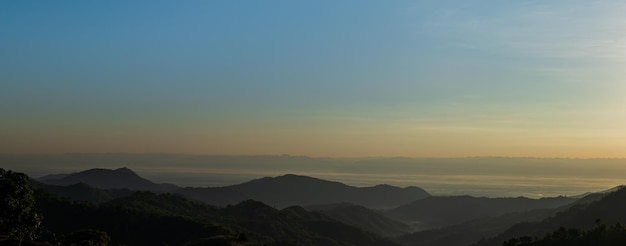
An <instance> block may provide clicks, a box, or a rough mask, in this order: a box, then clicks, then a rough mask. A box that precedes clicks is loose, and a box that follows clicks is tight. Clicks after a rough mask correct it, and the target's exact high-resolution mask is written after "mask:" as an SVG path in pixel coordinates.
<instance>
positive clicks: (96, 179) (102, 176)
mask: <svg viewBox="0 0 626 246" xmlns="http://www.w3.org/2000/svg"><path fill="white" fill-rule="evenodd" d="M38 181H40V182H42V183H45V184H51V185H61V186H67V185H73V184H78V183H85V184H87V185H89V186H92V187H95V188H101V189H129V190H147V191H154V192H167V191H172V190H174V189H177V188H179V187H178V186H175V185H172V184H156V183H153V182H152V181H150V180H147V179H144V178H142V177H140V176H139V175H137V174H136V173H135V172H133V171H132V170H130V169H128V168H125V167H124V168H119V169H115V170H110V169H100V168H96V169H90V170H86V171H82V172H78V173H72V174H56V175H48V176H44V177H42V178H40V179H38Z"/></svg>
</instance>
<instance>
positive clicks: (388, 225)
mask: <svg viewBox="0 0 626 246" xmlns="http://www.w3.org/2000/svg"><path fill="white" fill-rule="evenodd" d="M306 209H307V210H309V211H316V212H320V213H323V214H325V215H327V216H329V217H331V218H333V219H336V220H338V221H341V222H343V223H346V224H348V225H352V226H355V227H358V228H361V229H363V230H366V231H371V232H374V233H376V234H378V235H381V236H386V237H395V236H400V235H403V234H406V233H409V232H411V231H412V229H411V227H410V226H408V225H407V224H404V223H402V222H399V221H396V220H393V219H391V218H388V217H386V216H385V215H383V214H382V213H380V212H377V211H374V210H371V209H368V208H366V207H363V206H359V205H354V204H349V203H340V204H330V205H318V206H309V207H306Z"/></svg>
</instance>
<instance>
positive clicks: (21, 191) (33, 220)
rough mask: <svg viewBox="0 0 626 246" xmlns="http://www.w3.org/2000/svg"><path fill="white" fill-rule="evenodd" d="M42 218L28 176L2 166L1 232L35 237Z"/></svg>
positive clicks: (29, 237)
mask: <svg viewBox="0 0 626 246" xmlns="http://www.w3.org/2000/svg"><path fill="white" fill-rule="evenodd" d="M41 219H42V218H41V215H39V214H38V213H37V212H36V211H35V198H34V195H33V189H32V188H31V186H30V182H29V180H28V176H26V175H25V174H23V173H16V172H13V171H10V170H4V169H2V168H0V234H1V235H7V236H9V237H12V238H16V239H19V240H20V241H21V240H23V239H31V240H32V239H35V237H36V236H37V234H38V232H39V227H40V225H41Z"/></svg>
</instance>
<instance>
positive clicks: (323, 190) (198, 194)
mask: <svg viewBox="0 0 626 246" xmlns="http://www.w3.org/2000/svg"><path fill="white" fill-rule="evenodd" d="M173 192H174V193H178V194H181V195H183V196H185V197H188V198H190V199H195V200H200V201H204V202H206V203H209V204H213V205H216V206H225V205H228V204H235V203H238V202H241V201H242V200H245V199H254V200H258V201H261V202H263V203H266V204H268V205H270V206H274V207H278V208H284V207H288V206H291V205H300V206H307V205H318V204H334V203H344V202H345V203H352V204H357V205H362V206H365V207H368V208H391V207H395V206H399V205H401V204H406V203H409V202H411V201H415V200H417V199H421V198H424V197H428V196H430V195H429V194H428V193H427V192H426V191H424V190H423V189H421V188H418V187H407V188H399V187H395V186H389V185H377V186H373V187H354V186H349V185H345V184H342V183H339V182H332V181H326V180H322V179H317V178H312V177H307V176H299V175H293V174H288V175H284V176H278V177H274V178H271V177H266V178H261V179H256V180H252V181H249V182H246V183H242V184H238V185H232V186H226V187H217V188H182V189H178V190H175V191H173Z"/></svg>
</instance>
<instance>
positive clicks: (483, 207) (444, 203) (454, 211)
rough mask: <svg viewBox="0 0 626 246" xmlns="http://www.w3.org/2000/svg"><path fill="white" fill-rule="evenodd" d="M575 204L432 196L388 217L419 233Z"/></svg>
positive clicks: (565, 200)
mask: <svg viewBox="0 0 626 246" xmlns="http://www.w3.org/2000/svg"><path fill="white" fill-rule="evenodd" d="M574 201H576V199H575V198H568V197H553V198H541V199H530V198H525V197H516V198H487V197H472V196H431V197H427V198H424V199H420V200H417V201H414V202H412V203H409V204H406V205H403V206H400V207H397V208H395V209H392V210H390V211H388V213H387V214H388V215H389V216H390V217H392V218H396V219H399V220H401V221H404V222H407V223H409V224H410V225H411V226H414V227H415V228H416V229H418V230H426V229H432V228H438V227H444V226H449V225H455V224H460V223H463V222H467V221H471V220H475V219H479V218H483V217H493V216H499V215H503V214H506V213H512V212H523V211H529V210H533V209H543V208H556V207H559V206H563V205H567V204H570V203H572V202H574Z"/></svg>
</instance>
